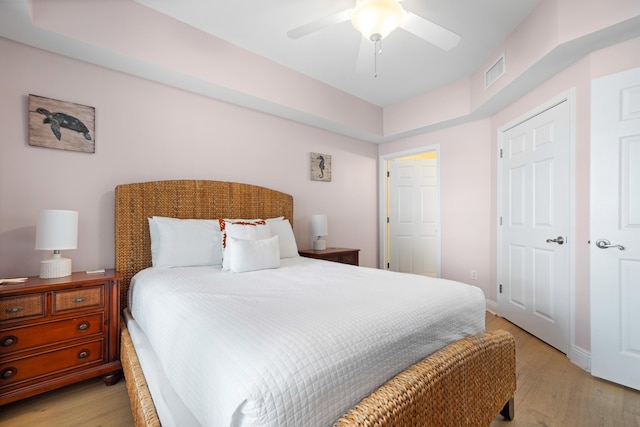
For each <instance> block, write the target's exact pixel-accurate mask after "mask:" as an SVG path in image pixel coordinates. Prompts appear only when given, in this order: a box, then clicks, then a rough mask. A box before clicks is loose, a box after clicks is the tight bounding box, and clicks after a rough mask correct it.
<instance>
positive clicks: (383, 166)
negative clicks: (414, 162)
mask: <svg viewBox="0 0 640 427" xmlns="http://www.w3.org/2000/svg"><path fill="white" fill-rule="evenodd" d="M426 152H435V153H436V176H437V180H438V188H437V193H438V194H437V196H436V198H437V203H438V207H437V209H438V220H437V221H436V227H437V228H438V235H437V237H436V272H437V273H436V275H437V277H440V276H441V271H442V270H441V264H442V233H441V230H442V228H441V216H442V215H441V214H442V209H441V208H442V205H441V201H440V188H441V183H440V144H434V145H429V146H425V147H418V148H412V149H409V150H405V151H399V152H394V153H388V154H383V155H381V156H380V157H379V160H378V171H379V173H378V204H379V208H378V219H379V221H378V236H379V237H378V238H379V242H378V248H379V251H378V266H379V268H381V269H383V270H386V269H387V266H386V253H387V251H388V249H389V248H388V245H387V242H388V241H389V236H388V228H387V206H388V200H389V191H390V190H389V187H388V185H387V184H388V182H389V181H388V180H387V162H388V161H390V160H393V159H397V158H400V157H406V156H412V155H415V154H421V153H426Z"/></svg>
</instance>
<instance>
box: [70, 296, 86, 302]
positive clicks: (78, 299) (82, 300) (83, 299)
mask: <svg viewBox="0 0 640 427" xmlns="http://www.w3.org/2000/svg"><path fill="white" fill-rule="evenodd" d="M86 300H87V297H77V298H74V299H73V302H85V301H86Z"/></svg>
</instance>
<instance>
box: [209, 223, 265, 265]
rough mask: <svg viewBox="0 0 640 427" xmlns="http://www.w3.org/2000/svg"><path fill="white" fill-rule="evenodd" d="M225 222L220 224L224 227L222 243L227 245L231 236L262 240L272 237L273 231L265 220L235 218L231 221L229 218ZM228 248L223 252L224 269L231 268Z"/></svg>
mask: <svg viewBox="0 0 640 427" xmlns="http://www.w3.org/2000/svg"><path fill="white" fill-rule="evenodd" d="M221 221H224V224H220V228H221V229H223V233H224V234H223V236H222V242H223V243H222V244H223V246H226V241H227V240H228V239H229V238H230V237H234V238H236V239H243V240H262V239H268V238H269V237H271V231H270V230H269V226H267V222H266V221H265V220H235V222H230V221H227V220H221ZM227 258H228V257H227V249H226V247H225V248H224V249H223V253H222V269H223V270H229V260H228V259H227Z"/></svg>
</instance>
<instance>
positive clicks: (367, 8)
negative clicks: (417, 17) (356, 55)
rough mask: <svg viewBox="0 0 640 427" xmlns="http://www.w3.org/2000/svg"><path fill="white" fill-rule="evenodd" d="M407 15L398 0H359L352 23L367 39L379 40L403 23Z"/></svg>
mask: <svg viewBox="0 0 640 427" xmlns="http://www.w3.org/2000/svg"><path fill="white" fill-rule="evenodd" d="M405 15H406V12H405V10H404V9H403V8H402V6H400V3H399V2H398V0H358V1H357V3H356V7H355V8H354V9H353V11H352V13H351V24H352V25H353V26H354V27H355V29H356V30H358V31H360V32H361V33H362V35H364V36H365V37H366V38H367V39H369V40H372V41H378V40H381V39H383V38H385V37H386V36H387V35H389V33H391V32H392V31H393V30H395V29H396V28H398V27H399V26H400V25H402V21H403V20H404V17H405ZM374 39H375V40H374Z"/></svg>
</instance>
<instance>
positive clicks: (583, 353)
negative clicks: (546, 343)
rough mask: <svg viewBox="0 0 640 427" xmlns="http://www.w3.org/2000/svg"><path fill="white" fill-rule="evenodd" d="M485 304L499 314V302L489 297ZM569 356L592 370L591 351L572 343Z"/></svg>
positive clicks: (574, 362) (588, 370)
mask: <svg viewBox="0 0 640 427" xmlns="http://www.w3.org/2000/svg"><path fill="white" fill-rule="evenodd" d="M485 304H486V310H487V311H488V312H489V313H491V314H493V315H495V316H499V314H498V303H497V302H495V301H491V300H488V299H487V300H485ZM567 357H568V358H569V360H571V363H573V364H574V365H577V366H579V367H580V368H582V369H584V370H585V371H587V372H591V352H589V351H588V350H585V349H584V348H582V347H579V346H577V345H574V344H571V345H570V346H569V354H567Z"/></svg>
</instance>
